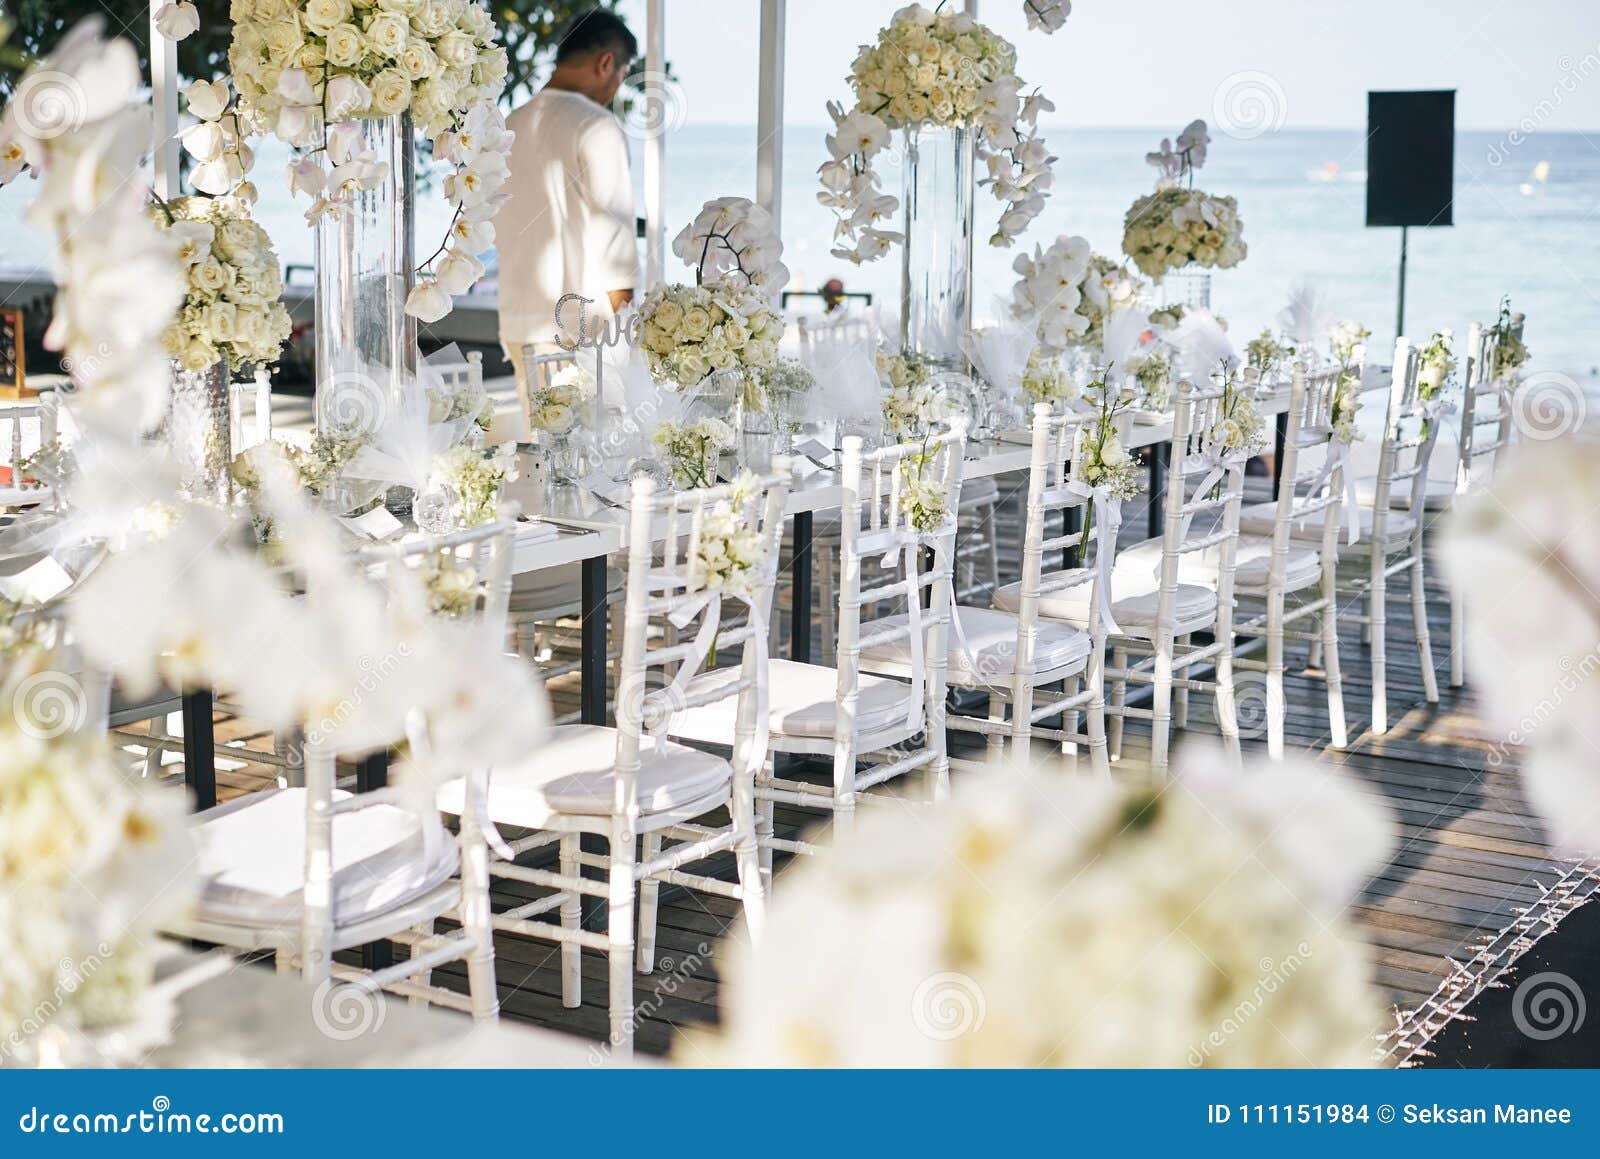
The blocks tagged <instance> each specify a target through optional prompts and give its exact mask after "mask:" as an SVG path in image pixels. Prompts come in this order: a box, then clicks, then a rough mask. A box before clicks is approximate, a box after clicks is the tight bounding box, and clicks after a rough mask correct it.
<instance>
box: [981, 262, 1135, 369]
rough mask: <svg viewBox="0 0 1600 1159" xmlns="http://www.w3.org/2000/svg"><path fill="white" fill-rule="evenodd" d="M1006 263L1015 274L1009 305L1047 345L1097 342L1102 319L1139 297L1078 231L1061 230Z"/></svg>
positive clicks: (1125, 274)
mask: <svg viewBox="0 0 1600 1159" xmlns="http://www.w3.org/2000/svg"><path fill="white" fill-rule="evenodd" d="M1011 268H1012V270H1014V271H1015V272H1016V274H1017V281H1016V284H1015V285H1014V286H1012V288H1011V311H1012V313H1013V314H1015V315H1016V316H1017V317H1018V318H1022V319H1026V320H1030V321H1031V322H1032V324H1033V326H1034V330H1035V334H1036V336H1037V337H1038V340H1039V341H1040V342H1041V343H1043V344H1044V345H1045V346H1046V347H1048V348H1049V349H1050V350H1052V351H1059V350H1062V349H1064V348H1066V347H1068V346H1077V347H1085V348H1090V349H1093V348H1098V347H1099V346H1100V345H1101V344H1102V342H1103V341H1104V336H1105V324H1106V320H1107V319H1108V318H1110V317H1111V315H1113V314H1114V313H1116V312H1117V311H1119V310H1126V309H1131V308H1133V307H1135V306H1137V305H1138V304H1139V303H1140V302H1141V300H1142V299H1143V297H1144V293H1143V289H1142V287H1141V286H1140V284H1139V282H1138V281H1137V280H1136V279H1135V278H1134V277H1133V276H1132V275H1131V274H1129V273H1128V271H1127V270H1126V269H1124V268H1123V266H1122V265H1121V263H1119V262H1117V261H1114V260H1113V259H1111V258H1108V257H1106V256H1104V255H1103V254H1097V253H1094V252H1093V251H1092V249H1091V248H1090V246H1089V241H1088V239H1087V238H1083V237H1068V236H1066V235H1065V234H1063V235H1062V236H1060V237H1058V238H1056V240H1055V241H1053V242H1051V243H1050V245H1049V247H1048V248H1043V247H1040V246H1035V247H1034V251H1033V253H1032V254H1031V255H1030V254H1018V255H1017V257H1016V259H1015V260H1014V261H1013V262H1012V263H1011Z"/></svg>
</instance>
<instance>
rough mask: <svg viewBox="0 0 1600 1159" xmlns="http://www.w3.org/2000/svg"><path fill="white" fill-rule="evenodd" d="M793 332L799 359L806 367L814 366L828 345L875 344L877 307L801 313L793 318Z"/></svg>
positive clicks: (876, 336)
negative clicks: (797, 340)
mask: <svg viewBox="0 0 1600 1159" xmlns="http://www.w3.org/2000/svg"><path fill="white" fill-rule="evenodd" d="M795 330H796V331H797V333H798V334H799V336H800V360H801V361H802V362H804V363H805V364H806V365H807V366H814V365H816V359H817V358H818V357H819V355H820V356H824V357H825V354H824V351H825V350H826V349H827V348H828V347H829V346H831V345H834V344H839V345H844V344H849V343H855V342H870V343H873V344H874V345H875V344H876V343H877V341H878V308H877V307H876V306H866V307H863V308H862V309H861V310H860V311H859V312H855V311H852V312H848V313H847V312H846V311H844V310H839V311H837V312H835V313H832V314H821V315H817V314H801V315H799V316H798V317H797V318H796V319H795Z"/></svg>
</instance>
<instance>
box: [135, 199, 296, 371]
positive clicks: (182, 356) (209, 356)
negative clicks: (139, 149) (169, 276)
mask: <svg viewBox="0 0 1600 1159" xmlns="http://www.w3.org/2000/svg"><path fill="white" fill-rule="evenodd" d="M152 214H153V216H154V218H155V220H156V222H157V223H158V224H160V225H162V226H164V227H165V228H166V229H167V230H168V232H169V233H171V234H173V235H174V236H176V237H177V238H178V257H179V260H180V261H181V262H182V264H183V269H184V274H185V277H186V279H187V283H188V295H187V297H186V298H185V299H184V303H183V307H182V309H181V310H180V311H179V313H178V317H177V320H176V321H174V322H173V323H172V325H170V326H168V327H167V329H166V331H165V332H164V333H163V334H162V336H161V345H162V348H163V349H164V350H165V351H166V352H167V354H169V355H170V356H171V357H172V358H173V360H174V361H176V362H177V363H178V364H179V365H180V366H182V367H183V368H184V369H185V370H203V369H205V368H206V367H208V366H214V365H215V364H216V363H218V362H226V363H227V364H228V366H229V368H230V369H232V370H235V371H238V370H243V369H244V367H245V366H246V364H249V363H255V364H256V365H260V366H266V365H270V364H272V363H274V362H276V361H277V360H278V352H279V351H280V350H281V349H282V348H283V344H284V342H286V341H287V340H288V338H289V330H290V322H289V311H288V309H287V308H286V307H285V306H284V304H283V302H282V301H280V299H281V298H282V296H283V272H282V270H281V269H280V268H279V266H278V255H277V254H276V253H274V252H273V250H272V239H271V238H270V237H268V236H267V231H266V230H264V229H262V228H261V227H260V226H259V225H257V224H256V223H255V222H253V221H251V220H250V218H249V215H248V212H247V211H246V209H245V207H244V205H243V204H242V203H240V202H239V201H237V200H235V199H232V198H213V197H175V198H173V199H172V200H171V201H158V202H157V203H156V205H155V207H154V209H153V210H152Z"/></svg>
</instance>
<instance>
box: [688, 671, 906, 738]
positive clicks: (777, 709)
mask: <svg viewBox="0 0 1600 1159" xmlns="http://www.w3.org/2000/svg"><path fill="white" fill-rule="evenodd" d="M738 679H739V670H738V669H737V668H718V669H715V670H713V671H711V672H702V673H701V674H700V675H699V676H696V677H695V678H694V680H692V681H691V682H690V684H689V688H690V691H691V692H692V693H699V692H702V691H709V690H711V689H714V688H716V687H719V686H726V685H728V684H731V683H733V682H734V681H736V680H738ZM767 687H768V689H769V692H768V703H769V709H770V712H769V720H770V722H771V724H770V727H771V730H772V732H773V733H774V734H776V735H778V736H796V737H831V736H832V735H833V726H834V718H835V716H836V715H837V711H838V707H839V674H838V671H837V670H836V669H833V668H828V667H826V666H824V665H821V664H797V663H795V662H794V661H793V660H771V661H768V669H767ZM737 711H738V700H737V699H736V698H735V697H731V696H730V697H725V698H723V699H722V700H718V701H714V702H713V703H711V704H706V705H702V706H700V707H698V708H691V709H688V710H687V711H684V712H680V713H678V714H677V715H676V716H674V717H673V718H672V734H673V735H674V736H681V737H684V738H686V739H689V740H697V741H701V742H702V743H705V744H723V745H726V744H732V743H733V729H734V723H735V720H736V714H737ZM910 711H911V689H910V687H908V686H907V685H904V684H901V683H900V682H899V681H897V680H885V679H883V678H882V677H879V676H866V675H863V676H862V677H861V683H860V684H859V685H858V691H857V699H856V730H857V731H858V732H860V733H875V732H879V731H881V730H883V729H886V728H892V727H894V726H895V725H898V724H904V723H905V720H906V717H907V715H908V714H909V713H910Z"/></svg>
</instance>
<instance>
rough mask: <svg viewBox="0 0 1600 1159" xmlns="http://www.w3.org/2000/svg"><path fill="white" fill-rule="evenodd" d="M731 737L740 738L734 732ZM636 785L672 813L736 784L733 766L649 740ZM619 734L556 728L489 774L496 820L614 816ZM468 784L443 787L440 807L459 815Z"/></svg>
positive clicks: (525, 823) (648, 802)
mask: <svg viewBox="0 0 1600 1159" xmlns="http://www.w3.org/2000/svg"><path fill="white" fill-rule="evenodd" d="M728 735H729V738H730V739H731V738H732V735H733V734H732V733H731V732H730V733H729V734H728ZM639 761H640V763H639V772H638V777H637V779H636V781H635V788H636V792H637V795H638V802H639V809H640V811H641V812H642V813H646V814H649V813H664V812H666V811H668V810H669V809H676V808H680V807H682V806H684V805H689V804H692V803H694V802H695V801H699V800H701V799H703V798H705V797H708V796H710V795H711V794H713V793H715V792H717V790H719V789H721V788H723V787H724V786H725V785H727V784H728V782H729V781H730V780H731V779H732V775H733V772H732V769H731V768H730V767H729V765H728V762H727V761H725V760H723V759H722V758H721V757H717V756H712V755H711V754H710V753H703V752H700V751H699V750H698V749H692V748H687V747H685V746H683V745H679V744H671V743H664V744H661V745H653V744H652V743H651V742H650V741H649V740H646V741H645V742H644V745H643V748H642V750H641V752H640V754H639ZM616 763H617V730H616V729H614V728H605V727H603V726H601V725H597V724H569V725H562V726H561V727H559V728H555V729H552V730H551V732H550V738H549V739H548V740H547V741H546V742H545V743H544V744H543V745H541V746H540V747H539V750H538V751H537V752H533V753H529V754H528V756H527V758H526V759H524V760H522V761H519V762H518V763H516V764H513V765H496V766H495V767H494V769H493V770H491V771H490V773H489V816H490V818H491V819H492V820H494V821H495V823H496V824H501V825H515V826H517V827H518V828H522V829H536V828H538V827H539V826H541V825H543V824H545V823H546V822H547V821H548V820H549V819H550V816H551V815H552V814H555V813H567V814H580V815H583V816H589V817H592V816H600V817H604V816H608V815H610V813H611V805H612V786H613V779H614V777H615V775H616ZM465 796H466V786H465V784H464V782H462V781H459V780H458V781H453V782H451V783H449V784H447V785H445V786H444V787H443V788H441V789H440V790H439V797H438V801H439V808H441V809H443V810H444V811H445V812H446V813H455V814H459V813H460V812H461V810H462V808H463V802H464V799H465Z"/></svg>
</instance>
